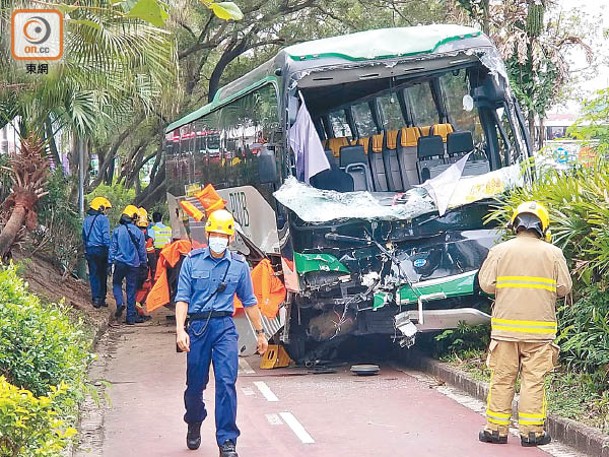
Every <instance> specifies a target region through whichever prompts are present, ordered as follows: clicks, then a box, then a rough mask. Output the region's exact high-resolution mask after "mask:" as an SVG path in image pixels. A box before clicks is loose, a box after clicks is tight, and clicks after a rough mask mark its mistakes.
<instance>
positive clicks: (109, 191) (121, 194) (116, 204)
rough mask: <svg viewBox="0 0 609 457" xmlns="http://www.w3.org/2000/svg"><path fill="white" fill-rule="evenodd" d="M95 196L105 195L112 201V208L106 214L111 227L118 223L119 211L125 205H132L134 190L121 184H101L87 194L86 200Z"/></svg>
mask: <svg viewBox="0 0 609 457" xmlns="http://www.w3.org/2000/svg"><path fill="white" fill-rule="evenodd" d="M95 197H106V198H107V199H108V200H110V203H112V210H110V212H109V214H108V218H109V219H110V224H111V226H112V227H114V226H115V225H117V224H118V220H119V219H120V217H121V212H122V211H123V209H124V208H125V206H127V205H132V204H133V202H134V201H135V190H133V189H127V188H125V186H123V185H122V184H114V185H112V186H107V185H105V184H102V185H100V186H98V187H96V188H95V190H94V191H93V192H91V193H90V194H88V195H87V202H90V201H91V200H93V199H94V198H95Z"/></svg>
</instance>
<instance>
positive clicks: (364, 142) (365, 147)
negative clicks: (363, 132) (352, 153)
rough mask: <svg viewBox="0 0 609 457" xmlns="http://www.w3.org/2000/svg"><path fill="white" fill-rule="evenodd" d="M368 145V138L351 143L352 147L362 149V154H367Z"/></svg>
mask: <svg viewBox="0 0 609 457" xmlns="http://www.w3.org/2000/svg"><path fill="white" fill-rule="evenodd" d="M368 143H370V138H369V137H363V138H358V139H357V140H356V141H355V142H354V143H351V144H352V145H353V146H355V145H358V144H359V145H360V146H363V147H364V153H365V154H368Z"/></svg>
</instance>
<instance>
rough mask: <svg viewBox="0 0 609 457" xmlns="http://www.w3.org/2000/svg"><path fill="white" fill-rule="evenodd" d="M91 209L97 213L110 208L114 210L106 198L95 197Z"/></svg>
mask: <svg viewBox="0 0 609 457" xmlns="http://www.w3.org/2000/svg"><path fill="white" fill-rule="evenodd" d="M89 208H91V209H94V210H95V211H103V210H105V209H108V208H112V203H110V200H108V199H107V198H106V197H95V198H94V199H93V200H91V204H90V205H89Z"/></svg>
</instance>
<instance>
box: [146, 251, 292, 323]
mask: <svg viewBox="0 0 609 457" xmlns="http://www.w3.org/2000/svg"><path fill="white" fill-rule="evenodd" d="M190 251H191V243H190V242H189V241H184V240H179V241H175V242H173V243H171V244H169V245H167V246H166V247H165V248H163V250H161V253H160V254H159V261H158V263H157V267H156V278H155V280H156V281H155V283H154V286H153V287H152V290H151V291H150V293H149V294H148V299H147V300H146V308H147V310H148V312H151V311H154V310H155V309H158V308H160V307H161V306H165V305H167V304H168V303H169V302H170V293H169V284H168V281H167V267H172V268H173V267H175V266H176V264H177V263H178V261H179V260H180V256H182V255H186V254H188V253H189V252H190ZM251 275H252V283H253V286H254V294H255V295H256V298H257V300H258V306H259V307H260V311H261V312H262V314H263V315H264V316H266V317H268V318H271V319H272V318H274V317H276V316H277V312H278V311H279V306H280V305H281V303H283V301H284V300H285V295H286V289H285V287H284V285H283V283H282V282H281V280H280V279H279V278H277V277H276V276H275V272H274V271H273V267H272V265H271V262H270V261H269V260H268V259H264V260H262V261H261V262H260V263H259V264H258V265H256V268H254V269H253V270H252V272H251ZM234 303H235V310H237V309H241V308H243V304H242V303H241V301H240V300H239V298H237V296H236V295H235V301H234Z"/></svg>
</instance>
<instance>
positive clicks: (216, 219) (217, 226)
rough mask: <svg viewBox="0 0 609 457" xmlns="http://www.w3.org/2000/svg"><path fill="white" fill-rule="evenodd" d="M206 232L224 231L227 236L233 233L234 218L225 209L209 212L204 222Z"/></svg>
mask: <svg viewBox="0 0 609 457" xmlns="http://www.w3.org/2000/svg"><path fill="white" fill-rule="evenodd" d="M205 231H206V232H207V233H224V234H225V235H228V236H233V235H234V234H235V219H233V216H232V215H231V213H229V212H228V211H226V210H225V209H218V210H216V211H214V212H213V213H211V214H210V215H209V217H208V218H207V222H206V223H205Z"/></svg>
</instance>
